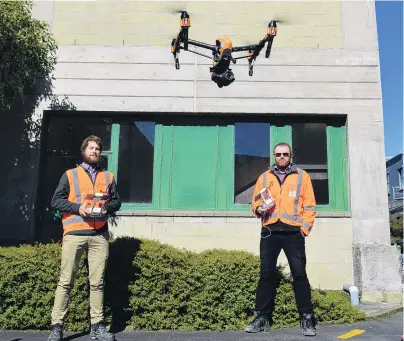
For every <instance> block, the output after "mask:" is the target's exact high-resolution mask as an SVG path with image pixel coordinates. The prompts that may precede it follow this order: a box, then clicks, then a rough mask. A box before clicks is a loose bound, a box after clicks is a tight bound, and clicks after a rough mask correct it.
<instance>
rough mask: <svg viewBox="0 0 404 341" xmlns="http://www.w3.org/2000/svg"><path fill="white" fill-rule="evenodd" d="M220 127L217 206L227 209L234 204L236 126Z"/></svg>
mask: <svg viewBox="0 0 404 341" xmlns="http://www.w3.org/2000/svg"><path fill="white" fill-rule="evenodd" d="M218 129H219V141H218V143H219V155H218V176H217V184H218V185H217V188H216V191H217V206H216V207H217V209H218V210H227V209H228V208H229V207H231V205H232V204H233V203H232V201H231V199H232V193H233V186H234V167H233V165H234V147H233V146H234V142H233V141H234V126H233V125H229V126H219V127H218ZM229 199H230V200H229Z"/></svg>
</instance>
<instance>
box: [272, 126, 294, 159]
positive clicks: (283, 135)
mask: <svg viewBox="0 0 404 341" xmlns="http://www.w3.org/2000/svg"><path fill="white" fill-rule="evenodd" d="M269 141H270V142H269V150H270V164H271V165H272V164H273V163H274V162H275V160H274V157H273V149H274V147H275V146H276V144H277V143H280V142H286V143H288V144H289V145H290V146H292V126H290V125H287V124H276V123H275V124H272V123H271V125H270V133H269Z"/></svg>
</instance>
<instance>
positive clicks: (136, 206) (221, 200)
mask: <svg viewBox="0 0 404 341" xmlns="http://www.w3.org/2000/svg"><path fill="white" fill-rule="evenodd" d="M108 117H109V118H111V119H112V127H111V142H110V144H111V148H110V150H108V151H103V153H102V155H103V156H105V157H106V158H107V159H108V170H109V171H111V172H113V173H114V176H115V180H116V182H117V183H118V182H119V179H118V167H119V135H120V124H121V123H120V122H121V119H120V117H119V116H115V117H114V115H108ZM296 119H298V120H305V121H309V122H311V121H315V120H318V121H319V122H322V123H324V122H326V135H327V167H328V179H329V181H328V186H329V200H330V201H329V205H317V211H318V212H328V211H330V212H331V211H340V212H348V210H349V206H350V205H349V195H348V188H349V185H348V160H347V133H346V121H345V118H342V119H341V118H335V117H333V118H325V117H317V118H314V117H313V118H308V117H302V116H294V115H293V116H292V115H287V116H282V117H281V116H276V115H273V116H269V117H268V116H265V117H251V116H247V115H244V116H229V117H226V124H225V125H224V126H222V127H221V135H220V139H221V140H220V147H219V148H220V151H221V152H222V151H223V154H222V157H221V159H220V162H222V163H225V164H229V165H231V166H229V167H226V170H225V171H221V173H220V174H219V175H218V176H220V177H221V181H220V182H219V183H220V184H221V188H218V193H220V197H218V199H217V200H218V205H217V207H216V209H214V210H209V211H207V212H211V211H214V212H220V211H223V212H235V213H236V212H248V211H250V204H238V203H235V202H234V164H235V142H236V141H235V123H236V122H263V123H268V125H269V129H270V132H269V147H270V151H271V152H270V155H269V157H270V164H269V165H268V167H269V166H270V165H271V164H273V162H274V160H273V155H272V149H273V146H275V144H276V143H278V142H281V141H282V142H287V143H289V144H290V145H291V146H292V148H293V145H292V126H291V125H290V123H291V122H294V120H296ZM131 120H134V121H151V120H152V121H154V122H155V127H156V128H155V129H156V130H155V141H154V148H155V151H154V166H153V188H152V193H153V194H152V202H151V203H128V202H123V203H122V206H121V211H123V212H125V211H126V212H127V211H133V210H149V211H150V210H156V211H165V210H167V208H163V207H164V205H162V200H164V199H163V198H161V195H160V194H161V189H160V188H161V185H162V184H161V165H162V161H163V160H162V157H163V155H162V152H161V151H162V148H168V146H165V145H163V124H164V123H163V122H162V120H161V119H160V116H157V114H156V115H139V114H136V113H134V114H133V116H132V115H131ZM170 120H171V118H170ZM172 120H173V121H175V122H178V124H180V123H181V121H180V120H178V119H175V118H173V119H172ZM174 124H175V123H174ZM226 150H227V151H228V152H227V153H226ZM166 157H167V156H166ZM168 157H169V156H168ZM169 210H170V211H178V210H177V209H169ZM188 210H190V211H192V210H194V211H196V210H197V209H192V208H189V209H188ZM179 211H184V209H181V210H179Z"/></svg>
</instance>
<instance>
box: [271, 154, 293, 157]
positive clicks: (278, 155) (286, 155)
mask: <svg viewBox="0 0 404 341" xmlns="http://www.w3.org/2000/svg"><path fill="white" fill-rule="evenodd" d="M275 156H276V157H281V156H284V157H289V156H290V153H275Z"/></svg>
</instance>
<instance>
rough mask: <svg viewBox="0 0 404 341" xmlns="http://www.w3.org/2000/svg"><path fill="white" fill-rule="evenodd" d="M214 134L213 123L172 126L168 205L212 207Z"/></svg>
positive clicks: (215, 156) (215, 162)
mask: <svg viewBox="0 0 404 341" xmlns="http://www.w3.org/2000/svg"><path fill="white" fill-rule="evenodd" d="M218 135H219V134H218V127H215V126H176V127H174V128H173V135H172V136H173V139H172V165H171V184H170V185H171V186H170V187H171V198H170V208H174V209H189V208H192V209H215V208H216V191H217V174H218V151H219V149H218V138H219V136H218Z"/></svg>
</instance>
